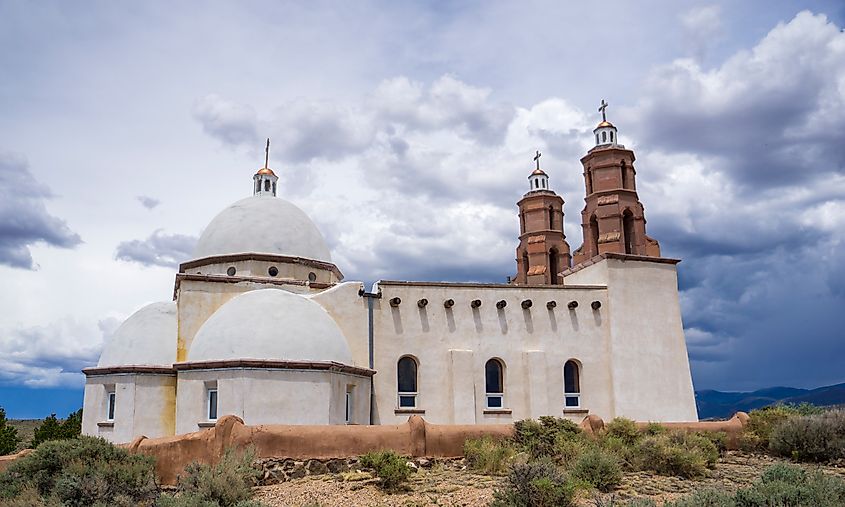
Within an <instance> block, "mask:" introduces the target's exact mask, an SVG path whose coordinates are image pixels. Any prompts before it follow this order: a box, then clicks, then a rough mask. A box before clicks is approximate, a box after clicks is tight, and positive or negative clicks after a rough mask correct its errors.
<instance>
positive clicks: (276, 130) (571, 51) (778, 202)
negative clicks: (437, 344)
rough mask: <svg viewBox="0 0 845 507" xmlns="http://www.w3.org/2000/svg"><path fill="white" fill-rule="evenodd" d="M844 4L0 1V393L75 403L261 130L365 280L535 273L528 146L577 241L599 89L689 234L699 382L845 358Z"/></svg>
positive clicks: (769, 381)
mask: <svg viewBox="0 0 845 507" xmlns="http://www.w3.org/2000/svg"><path fill="white" fill-rule="evenodd" d="M843 27H845V7H843V4H842V3H841V2H834V1H830V2H822V1H817V2H814V1H808V2H794V1H786V0H763V1H756V2H755V1H747V2H729V1H725V2H718V1H717V2H711V1H708V2H693V1H681V2H678V1H669V0H665V1H644V2H636V3H634V2H625V1H610V0H609V1H605V2H601V4H600V6H599V4H598V3H595V2H591V3H590V6H586V5H582V4H581V3H579V4H576V3H574V2H551V1H550V2H481V1H479V2H473V1H463V2H436V1H432V2H416V3H411V2H383V3H380V2H364V1H362V2H337V3H330V2H313V1H312V2H299V3H283V2H261V1H253V2H238V3H233V2H222V1H221V2H207V3H203V4H201V5H200V4H193V5H189V4H187V3H178V2H177V3H173V2H134V3H128V2H123V3H119V2H108V1H102V2H95V1H91V2H82V3H78V2H74V3H68V2H38V3H32V2H25V1H16V0H0V69H2V71H0V280H1V281H2V283H0V308H2V311H0V405H6V406H7V408H8V410H9V413H10V415H11V416H15V415H16V414H17V415H18V416H21V415H24V414H23V413H24V410H23V409H22V408H18V407H19V406H22V405H20V403H21V402H20V399H21V398H29V399H32V398H33V397H34V396H38V395H39V393H41V394H42V395H43V394H44V393H49V396H48V398H56V399H57V401H56V402H55V403H56V404H58V403H59V401H60V400H58V398H61V397H62V396H65V399H66V400H72V402H73V403H77V399H78V398H80V397H81V396H80V395H79V393H80V392H81V391H80V386H81V385H82V382H83V378H82V375H81V374H80V373H79V369H80V368H82V367H84V366H88V365H92V364H94V363H96V360H97V357H98V355H99V351H100V349H101V347H102V343H103V341H104V340H105V339H107V338H108V336H109V335H110V333H112V332H113V330H114V329H115V328H116V326H117V325H118V324H119V323H120V321H121V320H122V319H123V318H125V317H127V316H128V315H129V314H131V313H132V312H133V311H134V310H136V309H137V308H138V307H140V306H142V305H144V304H146V303H149V302H152V301H157V300H167V299H169V298H170V296H171V294H172V286H173V281H174V268H175V266H176V265H177V264H178V263H179V262H180V261H184V260H186V259H189V258H190V257H191V252H192V248H193V243H194V242H195V240H196V238H197V236H198V235H199V234H200V233H201V232H202V229H203V227H204V226H205V224H207V223H208V221H209V220H210V219H211V218H212V217H213V216H214V215H215V213H216V212H217V211H219V210H220V209H221V208H223V207H224V206H226V205H227V204H228V203H230V202H232V201H234V200H237V199H239V198H241V197H244V196H246V195H249V194H250V192H251V185H252V181H251V176H252V174H253V173H254V172H255V170H256V169H257V168H258V167H260V165H261V164H262V163H263V139H264V138H265V137H271V138H272V139H273V145H272V152H271V167H273V168H274V169H275V170H276V172H277V174H279V175H280V188H281V190H280V194H281V195H282V196H284V197H285V198H287V199H289V200H291V201H293V202H295V203H296V204H297V205H299V206H300V207H302V208H303V209H305V210H306V212H308V213H309V215H310V216H311V217H312V218H313V219H314V221H315V222H316V223H317V224H318V225H319V227H320V229H321V230H322V232H323V234H324V235H325V237H326V239H327V241H328V242H329V245H330V247H331V249H332V255H333V258H334V260H335V262H336V263H337V264H338V265H339V267H340V268H341V270H342V271H343V272H344V274H345V275H346V277H347V279H349V280H354V279H360V280H366V281H373V280H376V279H379V278H389V279H415V280H477V281H491V282H492V281H495V282H501V281H503V280H504V279H505V277H506V276H508V275H512V274H513V273H514V271H515V263H514V261H513V257H514V249H515V247H516V234H517V228H518V220H517V217H516V207H515V202H516V201H517V200H518V199H519V198H520V196H521V195H522V194H523V193H524V192H525V191H526V190H527V180H526V177H527V175H528V173H529V172H530V170H531V168H532V164H533V162H532V160H531V158H532V154H533V153H534V150H540V151H542V152H543V158H542V161H543V167H544V169H545V170H546V171H547V172H548V173H549V174H550V176H551V182H552V186H553V188H554V189H555V190H556V191H557V192H558V193H559V194H561V195H562V196H563V197H564V199H565V200H566V208H565V211H566V213H567V215H566V220H567V223H566V232H567V235H568V239H569V242H570V245H571V246H572V248H573V249H574V248H576V247H578V246H579V245H580V243H581V237H580V231H579V226H578V220H579V212H580V210H581V208H582V206H583V197H584V189H583V183H582V181H583V180H582V177H581V167H580V164H579V161H578V160H579V158H580V157H581V156H582V155H583V154H584V153H585V151H586V150H587V149H588V148H589V147H590V140H591V133H590V132H591V130H592V128H593V127H594V126H595V124H596V123H597V121H598V119H599V115H598V113H597V111H596V107H597V106H598V103H599V101H600V100H601V99H606V100H607V101H608V102H609V103H610V107H609V108H608V116H609V119H610V120H611V121H613V122H614V123H615V124H616V125H617V126H618V127H619V132H620V137H621V140H622V142H623V143H624V144H625V145H627V146H629V147H631V148H633V149H634V150H635V152H636V155H637V166H636V167H637V171H638V172H637V174H638V188H639V191H640V198H641V200H642V201H643V203H644V204H645V206H646V216H647V218H648V232H649V234H650V235H651V236H652V237H654V238H656V239H658V240H659V241H660V242H661V246H662V248H663V252H664V254H665V255H666V256H671V257H679V258H682V259H683V262H682V263H681V264H680V265H679V272H680V282H681V301H682V306H683V312H684V323H685V326H686V337H687V342H688V347H689V354H690V359H691V361H692V368H693V378H694V382H695V386H696V388H698V389H704V388H716V389H724V390H748V389H755V388H759V387H765V386H771V385H790V386H797V387H814V386H818V385H824V384H830V383H836V382H843V381H845V373H843V372H845V331H843V329H845V311H843V310H845V251H843V249H845V141H844V140H843V131H845V32H843ZM55 393H65V394H55ZM4 398H5V399H4ZM56 406H58V405H56ZM16 410H17V412H16ZM48 411H49V409H48ZM27 414H29V413H28V412H27Z"/></svg>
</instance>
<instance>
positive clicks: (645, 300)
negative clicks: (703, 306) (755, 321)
mask: <svg viewBox="0 0 845 507" xmlns="http://www.w3.org/2000/svg"><path fill="white" fill-rule="evenodd" d="M604 264H606V269H607V273H608V291H607V292H608V311H607V313H608V316H609V320H610V334H611V337H612V338H611V345H610V347H611V348H610V352H611V361H612V365H613V391H614V399H615V400H614V401H615V405H616V414H615V415H617V416H624V417H628V418H630V419H634V420H637V421H662V422H671V421H697V420H698V414H697V411H696V407H695V394H694V392H693V386H692V376H691V375H690V369H689V359H688V356H687V348H686V342H685V339H684V328H683V323H682V321H681V307H680V301H679V299H678V277H677V270H676V266H675V265H673V264H663V263H657V262H643V261H623V260H619V259H608V260H606V261H604ZM588 269H589V268H588Z"/></svg>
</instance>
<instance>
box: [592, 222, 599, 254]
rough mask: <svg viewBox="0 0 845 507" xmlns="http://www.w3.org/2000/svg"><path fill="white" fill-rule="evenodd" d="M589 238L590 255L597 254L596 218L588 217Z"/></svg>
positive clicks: (597, 233)
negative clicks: (591, 248) (591, 249)
mask: <svg viewBox="0 0 845 507" xmlns="http://www.w3.org/2000/svg"><path fill="white" fill-rule="evenodd" d="M590 238H591V239H592V243H591V246H592V247H593V252H592V255H598V254H599V221H598V220H596V216H595V215H593V216H591V217H590Z"/></svg>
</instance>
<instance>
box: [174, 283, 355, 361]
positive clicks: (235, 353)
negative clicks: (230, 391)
mask: <svg viewBox="0 0 845 507" xmlns="http://www.w3.org/2000/svg"><path fill="white" fill-rule="evenodd" d="M230 359H261V360H271V361H335V362H338V363H343V364H347V365H352V353H351V352H350V350H349V345H348V344H347V342H346V338H345V337H344V336H343V333H342V332H341V330H340V328H339V327H338V326H337V324H336V323H335V321H334V319H332V318H331V316H330V315H329V314H328V312H326V310H325V309H323V307H322V306H320V304H319V303H316V302H314V301H312V300H311V299H309V298H307V297H305V296H300V295H298V294H294V293H292V292H288V291H286V290H282V289H262V290H256V291H250V292H245V293H243V294H240V295H238V296H235V297H234V298H233V299H232V300H231V301H229V302H228V303H226V304H224V305H223V306H221V307H220V309H218V310H217V311H216V312H214V314H212V315H211V317H209V319H208V320H207V321H205V324H203V325H202V327H200V329H199V331H197V334H196V336H195V337H194V341H193V342H192V343H191V349H190V350H189V351H188V360H189V361H225V360H230Z"/></svg>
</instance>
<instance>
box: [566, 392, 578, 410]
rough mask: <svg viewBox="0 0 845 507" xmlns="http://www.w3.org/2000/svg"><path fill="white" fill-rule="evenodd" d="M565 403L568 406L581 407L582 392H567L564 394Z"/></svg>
mask: <svg viewBox="0 0 845 507" xmlns="http://www.w3.org/2000/svg"><path fill="white" fill-rule="evenodd" d="M563 405H564V407H566V408H579V407H580V406H581V394H580V393H566V394H565V395H564V396H563Z"/></svg>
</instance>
